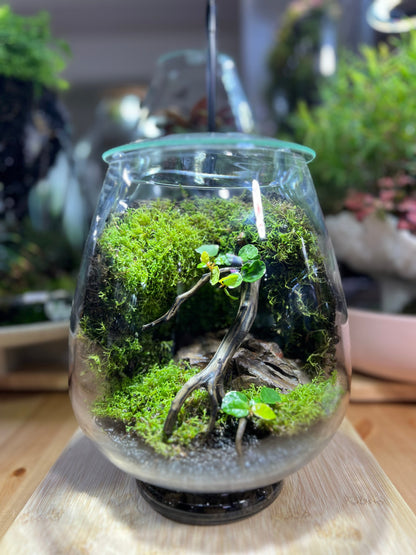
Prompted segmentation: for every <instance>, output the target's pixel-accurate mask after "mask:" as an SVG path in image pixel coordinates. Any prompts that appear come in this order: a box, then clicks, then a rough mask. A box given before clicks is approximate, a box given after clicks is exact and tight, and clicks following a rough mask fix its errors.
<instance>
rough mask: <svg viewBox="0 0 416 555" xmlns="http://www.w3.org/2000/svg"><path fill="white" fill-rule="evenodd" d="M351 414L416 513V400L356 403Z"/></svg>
mask: <svg viewBox="0 0 416 555" xmlns="http://www.w3.org/2000/svg"><path fill="white" fill-rule="evenodd" d="M347 417H348V419H349V420H350V422H351V423H352V424H353V426H354V428H355V429H356V430H357V432H358V434H359V435H360V436H361V438H362V439H363V440H364V441H365V443H366V445H367V447H368V448H369V449H370V451H371V452H372V454H373V455H374V456H375V458H376V459H377V460H378V461H379V462H380V464H382V466H383V470H384V472H385V473H386V474H387V476H388V477H389V478H390V480H392V481H394V484H395V486H396V488H397V489H398V491H399V492H400V494H401V495H402V496H403V497H404V499H406V502H407V503H408V505H409V506H410V508H411V509H412V510H413V511H414V512H415V513H416V477H415V470H416V404H415V403H412V404H410V403H372V404H371V405H368V404H362V403H354V404H351V405H350V406H349V407H348V409H347ZM415 553H416V549H415Z"/></svg>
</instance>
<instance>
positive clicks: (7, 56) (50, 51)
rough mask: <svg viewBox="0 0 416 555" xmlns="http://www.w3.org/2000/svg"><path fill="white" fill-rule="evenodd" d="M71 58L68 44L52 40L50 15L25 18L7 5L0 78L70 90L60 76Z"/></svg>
mask: <svg viewBox="0 0 416 555" xmlns="http://www.w3.org/2000/svg"><path fill="white" fill-rule="evenodd" d="M69 54H70V50H69V46H68V45H67V43H66V42H64V41H62V40H57V39H55V38H54V37H53V36H52V34H51V30H50V17H49V14H48V13H47V12H45V11H42V12H39V13H38V14H37V15H33V16H21V15H17V14H15V13H13V11H12V10H11V8H10V6H9V5H7V4H6V5H4V6H1V7H0V75H3V76H5V77H11V78H15V79H21V80H23V81H31V82H33V83H35V84H36V85H38V86H45V87H48V88H51V89H66V88H67V87H68V82H67V81H66V80H65V79H62V78H61V77H60V76H59V74H60V73H61V72H62V71H63V70H64V69H65V66H66V59H67V58H68V57H69Z"/></svg>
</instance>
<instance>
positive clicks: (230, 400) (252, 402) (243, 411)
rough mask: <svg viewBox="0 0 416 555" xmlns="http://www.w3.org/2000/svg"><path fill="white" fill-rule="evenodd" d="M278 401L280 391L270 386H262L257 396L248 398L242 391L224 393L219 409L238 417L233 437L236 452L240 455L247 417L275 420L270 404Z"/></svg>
mask: <svg viewBox="0 0 416 555" xmlns="http://www.w3.org/2000/svg"><path fill="white" fill-rule="evenodd" d="M279 401H280V393H279V391H278V390H276V389H272V388H270V387H262V388H261V389H260V391H259V394H258V396H256V397H254V398H252V399H250V398H249V397H247V395H246V394H245V393H243V392H242V391H229V392H228V393H226V394H225V395H224V398H223V400H222V404H221V409H222V410H223V411H224V412H225V413H226V414H228V415H229V416H234V417H235V418H238V419H239V422H238V429H237V434H236V438H235V446H236V449H237V453H238V454H239V455H242V453H243V448H242V440H243V435H244V432H245V429H246V425H247V418H250V417H251V418H253V417H257V418H259V419H260V420H265V421H269V420H275V419H276V414H275V412H274V410H273V409H272V407H271V405H275V404H276V403H278V402H279Z"/></svg>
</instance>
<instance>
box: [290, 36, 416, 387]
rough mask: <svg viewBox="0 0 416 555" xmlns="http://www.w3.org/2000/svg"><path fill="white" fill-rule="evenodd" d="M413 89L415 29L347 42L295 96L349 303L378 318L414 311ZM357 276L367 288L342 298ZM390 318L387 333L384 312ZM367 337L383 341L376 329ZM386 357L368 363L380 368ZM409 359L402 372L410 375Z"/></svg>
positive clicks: (297, 123) (297, 120)
mask: <svg viewBox="0 0 416 555" xmlns="http://www.w3.org/2000/svg"><path fill="white" fill-rule="evenodd" d="M415 90H416V33H414V32H412V33H409V34H408V35H404V36H401V37H400V38H398V37H396V38H395V39H393V40H392V41H391V42H390V43H382V44H380V45H379V46H376V47H372V46H364V47H362V48H361V51H360V53H359V54H353V53H349V52H344V53H343V56H342V57H341V60H340V64H339V67H338V72H337V74H336V75H335V76H334V77H333V78H332V79H331V80H329V81H327V82H325V83H323V84H322V87H321V91H320V104H319V105H318V106H315V107H312V108H311V107H308V106H306V105H305V104H304V103H301V104H300V105H299V106H298V109H297V111H296V113H295V115H294V116H293V118H292V120H291V123H292V125H293V129H294V136H295V138H296V140H302V141H303V142H304V143H305V144H310V145H312V146H313V147H314V148H315V149H316V150H317V153H318V156H317V161H316V164H314V167H313V168H312V172H313V175H314V180H315V183H316V189H317V192H318V196H319V198H320V202H321V205H322V207H323V209H324V212H325V214H326V222H327V227H328V230H329V233H330V235H331V238H332V241H333V244H334V248H335V252H336V254H337V258H338V260H339V262H340V263H342V264H343V267H344V270H345V274H344V277H345V281H344V283H345V285H346V292H347V300H348V301H349V304H350V306H352V307H353V308H357V307H358V309H363V308H364V309H366V311H368V309H370V311H374V310H377V311H381V312H380V318H379V319H381V318H382V315H383V314H385V315H386V314H397V313H400V314H401V313H407V314H415V312H416V310H415V300H416V263H415V260H416V148H415V144H416V125H415V113H416V96H415V94H414V91H415ZM357 274H358V276H359V278H360V280H361V281H360V280H358V281H357V280H356V277H357ZM348 276H352V277H351V279H347V277H348ZM362 276H368V277H370V278H371V281H370V282H368V281H366V282H365V283H366V284H367V283H370V284H371V287H370V289H367V290H366V291H364V292H363V291H361V290H360V289H358V290H357V289H354V291H353V292H354V293H355V294H356V295H355V297H353V296H351V298H350V299H348V293H349V287H350V284H351V283H353V284H355V283H362V282H363V280H362V279H361V277H362ZM375 290H377V291H378V294H377V295H375V294H374V291H375ZM358 299H359V300H358ZM358 302H359V303H360V304H358ZM350 314H351V315H353V316H354V317H355V316H356V314H355V310H350ZM361 316H362V314H361ZM372 317H374V315H373V316H372ZM398 318H399V317H398ZM399 319H400V318H399ZM409 321H411V318H409V319H406V320H405V321H404V322H405V323H404V324H403V325H404V326H405V327H406V326H407V327H406V329H407V328H408V327H409V326H408V325H409ZM400 322H402V320H401V319H400ZM388 326H390V328H389V329H390V334H391V333H392V329H393V328H392V327H391V326H392V321H391V319H389V321H387V322H386V330H387V327H388ZM351 328H352V334H354V326H353V325H352V326H351ZM401 333H402V332H401ZM405 335H406V334H405ZM366 336H367V339H368V331H367V334H366ZM357 341H358V338H357ZM374 341H375V347H374V349H375V350H377V349H378V350H379V351H380V337H378V339H377V338H375V340H374ZM387 343H388V344H389V345H390V346H391V337H390V341H388V342H387ZM390 348H391V347H390ZM353 351H354V349H353ZM381 356H382V355H381ZM386 360H387V359H385V360H384V361H383V360H380V358H379V359H378V361H377V363H375V364H374V368H373V366H372V368H373V369H374V370H375V368H376V367H377V366H378V368H379V369H380V371H382V369H383V368H386V364H387V363H386ZM409 360H410V358H409ZM366 364H367V363H363V362H362V361H361V362H360V365H364V366H365V365H366ZM388 364H391V362H390V363H388ZM396 365H397V363H396ZM408 365H409V363H404V366H403V367H402V368H401V370H399V371H398V375H399V376H400V375H402V376H406V378H407V377H409V372H407V371H406V368H407V367H408ZM399 366H400V364H399ZM401 371H402V373H401Z"/></svg>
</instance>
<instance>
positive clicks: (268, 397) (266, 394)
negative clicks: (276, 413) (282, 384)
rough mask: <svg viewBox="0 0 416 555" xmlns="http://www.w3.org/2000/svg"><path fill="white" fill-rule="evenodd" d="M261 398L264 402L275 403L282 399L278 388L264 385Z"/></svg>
mask: <svg viewBox="0 0 416 555" xmlns="http://www.w3.org/2000/svg"><path fill="white" fill-rule="evenodd" d="M260 399H261V400H262V401H263V403H267V404H268V405H274V404H276V403H278V402H279V401H280V394H279V392H278V391H276V389H272V388H271V387H262V388H261V389H260Z"/></svg>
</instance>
